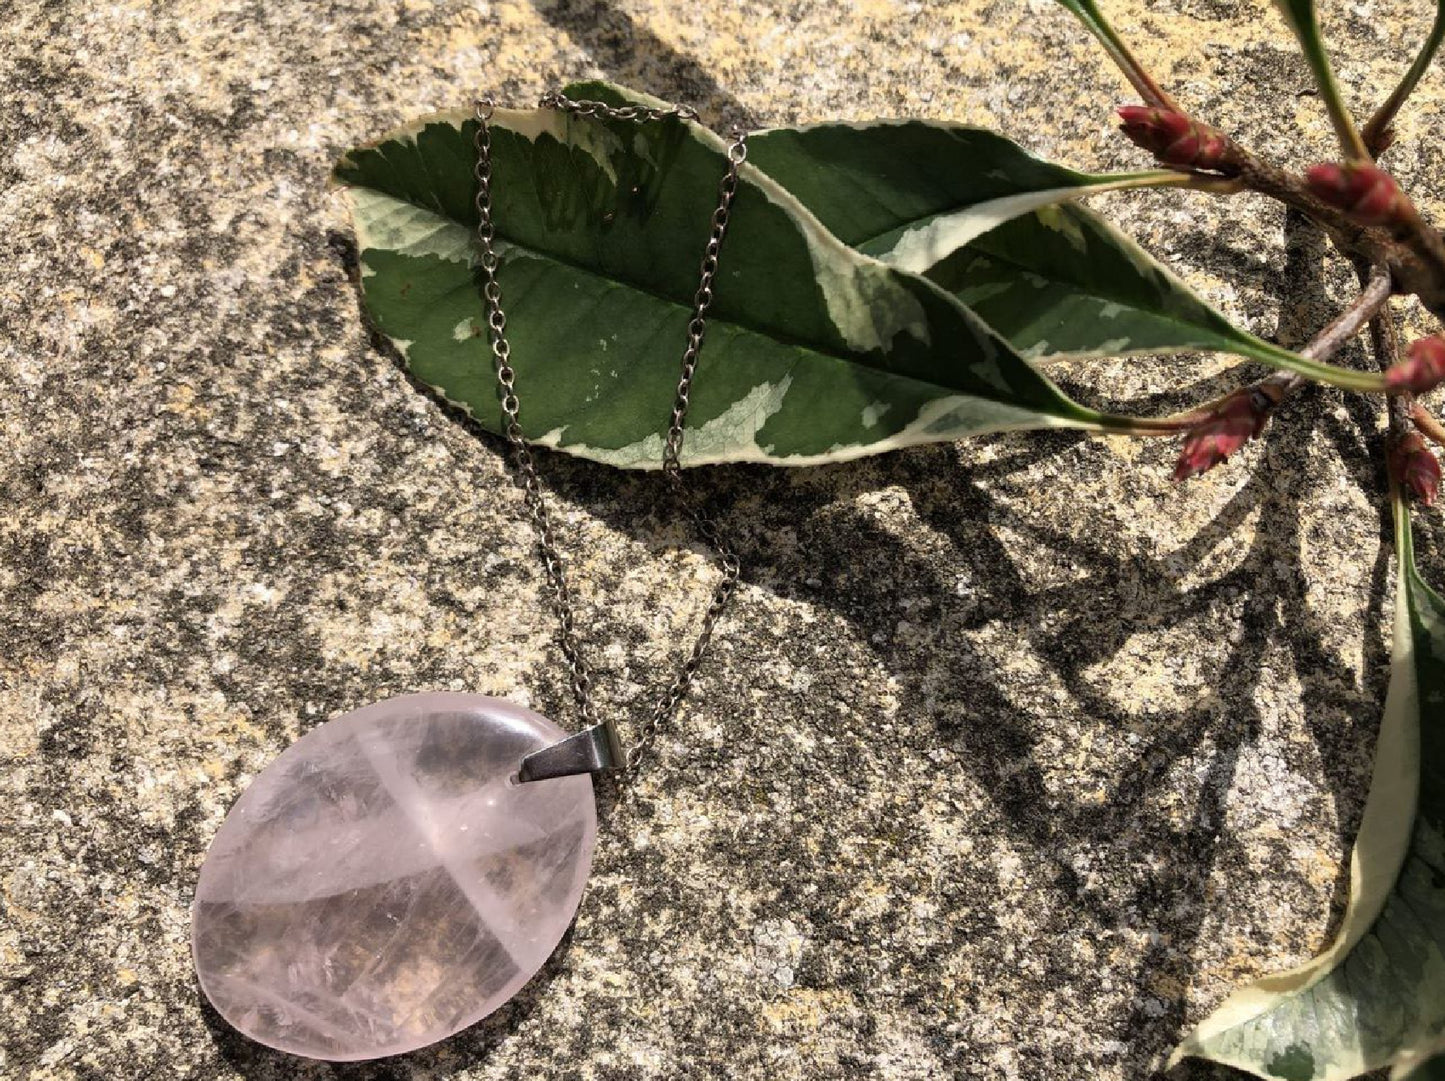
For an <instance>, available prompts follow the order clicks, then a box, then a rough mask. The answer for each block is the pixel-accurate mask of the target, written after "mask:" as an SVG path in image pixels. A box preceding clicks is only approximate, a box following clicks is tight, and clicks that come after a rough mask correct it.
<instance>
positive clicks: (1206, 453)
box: [1174, 388, 1274, 481]
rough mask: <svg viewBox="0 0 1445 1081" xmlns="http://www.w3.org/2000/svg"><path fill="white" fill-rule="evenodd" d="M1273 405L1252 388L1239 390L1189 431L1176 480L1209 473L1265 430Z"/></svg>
mask: <svg viewBox="0 0 1445 1081" xmlns="http://www.w3.org/2000/svg"><path fill="white" fill-rule="evenodd" d="M1273 406H1274V402H1273V401H1272V400H1271V399H1270V398H1269V397H1268V396H1266V395H1265V394H1263V393H1261V392H1260V391H1257V390H1254V389H1253V388H1245V389H1244V390H1237V391H1235V392H1234V393H1233V394H1231V395H1230V396H1229V397H1228V398H1226V399H1224V401H1223V402H1221V403H1220V404H1219V405H1218V406H1217V407H1216V408H1215V410H1214V411H1213V413H1211V414H1210V415H1209V417H1208V419H1206V420H1204V421H1201V422H1200V423H1199V424H1197V425H1195V426H1194V427H1193V428H1192V429H1190V431H1189V434H1188V435H1186V436H1185V437H1184V450H1183V451H1182V452H1181V453H1180V455H1179V461H1178V464H1176V465H1175V467H1174V479H1175V480H1176V481H1181V480H1186V479H1187V478H1189V477H1192V476H1195V475H1196V474H1198V473H1206V472H1208V471H1209V470H1211V469H1213V468H1214V467H1215V466H1217V465H1218V464H1219V463H1220V462H1222V461H1224V460H1225V459H1226V458H1228V457H1229V456H1230V455H1231V454H1233V453H1234V452H1235V451H1237V450H1238V449H1239V448H1240V447H1242V446H1244V444H1246V443H1248V442H1249V441H1250V440H1251V439H1253V438H1254V437H1255V436H1257V435H1258V434H1259V433H1260V432H1262V431H1264V426H1265V424H1266V423H1267V422H1268V421H1269V414H1270V410H1271V409H1272V408H1273Z"/></svg>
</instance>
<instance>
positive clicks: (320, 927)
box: [192, 93, 747, 1061]
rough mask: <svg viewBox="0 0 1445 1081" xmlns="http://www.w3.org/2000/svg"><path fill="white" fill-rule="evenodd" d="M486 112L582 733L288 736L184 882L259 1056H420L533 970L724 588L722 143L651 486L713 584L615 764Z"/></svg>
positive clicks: (490, 231) (360, 727)
mask: <svg viewBox="0 0 1445 1081" xmlns="http://www.w3.org/2000/svg"><path fill="white" fill-rule="evenodd" d="M540 106H541V107H542V108H550V109H556V110H559V111H562V112H565V113H569V114H571V115H574V116H578V117H595V118H599V119H602V120H614V121H626V122H631V123H658V122H663V121H667V120H674V121H696V120H697V114H696V112H695V111H694V110H692V109H690V108H687V107H685V106H674V107H670V108H665V109H658V108H649V107H646V106H640V105H627V106H610V105H607V104H605V103H602V102H596V101H573V100H570V99H568V98H566V97H564V96H563V95H561V94H557V93H552V94H548V95H546V96H545V97H543V98H542V100H541V103H540ZM492 116H493V105H492V102H491V100H490V99H484V100H482V101H480V102H478V103H477V107H476V114H475V123H476V136H475V146H476V152H477V156H476V165H475V176H476V182H477V194H476V211H477V229H476V246H477V250H478V253H479V254H478V257H477V263H476V265H477V266H479V267H480V269H481V279H482V299H483V300H484V301H485V303H486V308H487V326H488V329H489V332H490V335H489V337H490V341H491V352H492V361H493V366H494V368H495V371H496V377H497V386H498V390H499V392H500V395H501V407H502V414H503V419H504V429H503V430H504V434H505V435H506V438H507V442H508V444H509V447H510V450H511V456H512V461H513V467H514V476H515V480H516V482H517V484H518V486H519V487H520V488H521V489H522V494H523V502H524V504H525V507H526V512H527V516H528V518H529V519H530V520H531V522H532V526H533V528H534V530H535V532H536V537H537V546H538V549H539V551H540V552H541V555H542V562H543V565H544V567H545V570H546V574H547V581H548V585H549V590H550V600H551V606H552V608H553V610H554V611H555V613H556V615H557V621H558V628H559V629H558V635H557V640H558V646H559V647H560V650H561V653H562V656H563V659H564V661H565V662H566V665H567V669H568V673H569V676H570V682H571V687H572V692H573V696H574V698H575V699H576V701H577V705H578V708H579V711H580V713H581V716H582V719H583V721H584V722H585V727H584V728H583V729H582V730H581V731H580V732H577V733H576V734H574V735H570V736H569V735H567V734H566V733H565V732H563V730H562V729H561V728H559V727H558V726H557V725H555V724H554V723H553V722H552V721H550V720H548V719H547V718H545V717H542V716H541V715H539V714H537V713H533V712H532V711H531V710H528V709H523V708H522V707H521V706H518V705H515V704H513V703H511V702H507V701H505V700H503V699H499V698H491V697H487V696H485V695H476V694H414V695H405V696H402V697H399V698H390V699H386V700H384V701H381V702H377V703H374V704H373V705H370V706H366V707H365V708H363V709H358V710H355V711H353V712H351V713H347V714H344V715H342V716H340V717H338V718H336V719H335V720H332V721H328V722H327V723H325V724H323V725H321V726H319V727H317V728H316V729H314V730H312V731H311V732H308V733H307V734H306V735H305V736H303V737H302V738H301V739H299V740H297V741H296V742H295V743H294V744H292V745H291V747H289V748H288V749H287V750H286V751H285V752H283V753H282V754H281V756H280V757H279V758H277V759H276V761H274V762H273V763H271V765H269V766H268V767H266V769H264V770H263V771H262V772H261V773H260V775H258V776H257V777H256V779H255V780H254V781H253V782H252V783H251V785H250V787H248V788H247V789H246V791H245V792H243V793H242V794H241V797H240V799H238V800H237V801H236V803H235V805H234V806H233V807H232V808H231V811H230V813H229V814H228V815H227V816H226V820H225V821H224V822H223V823H222V824H221V828H220V830H219V831H218V832H217V834H216V837H215V840H214V841H213V842H212V844H211V847H210V851H209V852H208V853H207V855H206V859H205V862H204V863H203V864H202V866H201V873H200V878H199V881H198V883H197V886H196V900H195V906H194V909H193V915H192V952H193V954H194V957H195V962H196V970H197V974H198V976H199V978H200V984H201V988H202V990H203V991H204V992H205V994H206V997H207V998H208V999H210V1001H211V1003H212V1004H213V1005H214V1006H215V1007H216V1009H217V1010H218V1011H219V1012H220V1013H221V1015H222V1016H223V1017H224V1018H225V1019H226V1020H227V1021H229V1022H230V1023H231V1024H232V1025H234V1026H235V1027H236V1028H237V1029H239V1030H240V1031H241V1032H243V1033H245V1034H246V1035H247V1036H249V1037H251V1038H252V1039H254V1040H257V1041H259V1042H261V1043H263V1044H266V1045H268V1046H270V1047H274V1048H277V1049H279V1050H282V1051H288V1052H291V1053H293V1054H297V1055H304V1056H307V1057H310V1058H319V1059H329V1060H333V1061H354V1060H360V1059H371V1058H380V1057H382V1056H385V1055H395V1054H400V1053H402V1052H405V1051H412V1050H415V1049H417V1048H419V1047H424V1046H426V1045H427V1044H430V1043H434V1042H436V1041H437V1040H440V1039H444V1038H445V1037H447V1036H450V1035H452V1034H454V1033H456V1032H459V1031H461V1030H462V1029H464V1028H466V1027H468V1026H469V1025H472V1024H474V1023H475V1022H477V1021H478V1020H480V1019H481V1018H483V1017H485V1016H486V1015H487V1014H489V1013H491V1012H492V1011H493V1010H495V1009H496V1008H497V1007H499V1006H501V1005H502V1004H503V1003H504V1002H506V1001H507V1000H508V999H509V998H511V997H512V996H513V995H514V994H516V993H517V991H518V990H520V989H521V987H522V985H523V984H525V983H526V982H527V981H528V980H529V979H531V977H532V976H533V975H534V974H535V973H536V972H537V970H538V969H539V968H541V966H542V964H543V963H544V962H545V961H546V959H547V958H548V956H550V955H551V953H552V952H553V950H555V949H556V946H557V943H558V942H559V941H560V940H561V938H562V936H563V934H564V933H565V932H566V930H567V928H568V926H570V924H571V922H572V919H573V916H574V915H575V913H576V911H577V906H578V904H579V903H580V901H581V897H582V889H583V885H584V883H585V881H586V878H587V874H588V871H589V869H590V868H591V863H592V852H593V848H594V845H595V841H596V833H597V814H596V807H595V802H594V798H593V791H592V779H591V774H593V773H597V772H601V771H604V770H612V769H626V768H631V767H635V766H636V765H637V762H638V760H639V759H640V757H641V756H642V754H643V753H644V752H645V750H646V748H647V747H648V745H649V744H650V743H651V742H652V741H653V739H654V738H655V737H656V735H657V732H658V729H659V728H660V727H661V725H662V724H663V722H664V721H665V720H666V719H667V717H668V716H669V715H671V713H672V712H673V710H674V709H675V708H676V707H677V705H678V703H679V702H680V701H681V700H682V698H683V696H684V695H685V694H686V693H687V689H688V686H689V685H690V684H691V682H692V679H693V677H694V675H695V674H696V672H697V669H698V666H699V664H700V663H701V661H702V658H703V655H704V653H705V652H706V650H707V646H708V643H709V641H710V639H711V637H712V633H713V629H714V627H715V625H716V623H717V620H718V618H719V616H721V614H722V612H723V610H724V608H725V606H726V605H727V602H728V599H729V597H730V596H731V594H732V592H733V590H734V587H735V586H736V584H737V580H738V561H737V558H736V556H735V555H734V554H733V552H732V550H731V549H730V548H729V547H728V545H727V543H726V541H725V540H724V538H723V536H722V534H721V533H720V532H719V530H718V528H717V526H716V524H715V523H714V522H713V521H712V519H710V518H709V517H708V516H707V515H706V514H705V513H704V512H703V510H702V509H701V507H700V506H699V505H697V504H696V503H693V502H692V501H691V500H690V499H687V497H688V496H689V493H688V491H687V489H686V486H685V484H684V482H683V475H682V468H681V464H680V455H681V451H682V443H683V433H684V424H685V421H686V418H687V412H688V403H689V396H690V393H691V389H692V382H693V376H694V374H695V372H696V369H697V361H698V356H699V354H700V352H701V349H702V343H703V335H704V333H705V331H706V327H707V324H706V315H707V311H708V308H709V307H710V306H711V305H712V300H713V278H714V276H715V275H716V273H717V268H718V254H719V252H720V250H721V246H722V241H723V237H724V235H725V233H726V232H727V224H728V217H729V214H730V213H731V209H732V202H733V198H734V196H735V195H736V193H737V186H738V169H739V166H740V165H741V164H742V162H743V161H744V159H745V158H746V157H747V143H746V135H745V134H744V133H743V132H742V131H740V130H739V131H736V132H735V133H734V136H733V139H732V141H731V143H730V144H729V146H728V149H727V166H726V169H725V170H724V173H723V177H722V180H721V181H720V183H719V186H718V202H717V208H716V209H715V210H714V212H713V214H712V218H711V223H710V224H711V228H710V232H709V236H708V241H707V246H706V248H705V249H704V253H703V258H702V265H701V271H700V280H699V284H698V288H697V292H696V293H695V294H694V297H693V303H692V317H691V319H690V321H689V322H688V325H687V341H686V345H685V348H684V351H683V355H682V366H681V371H680V373H679V376H678V382H677V390H676V394H675V396H674V402H673V407H672V413H671V418H670V420H669V423H668V429H667V437H666V439H665V441H664V444H663V454H662V472H663V476H664V478H665V483H666V485H667V487H668V488H669V489H670V490H671V491H672V492H673V493H674V494H676V495H677V496H679V497H681V498H683V499H684V505H685V506H686V507H687V511H688V515H689V517H690V518H691V520H692V521H693V523H694V524H695V525H696V527H697V529H698V531H699V533H700V534H701V535H702V537H703V538H704V539H705V540H706V541H707V542H708V544H709V545H710V546H711V547H712V549H713V550H714V552H715V553H716V555H717V558H718V560H719V562H720V563H721V566H722V569H723V577H722V580H721V581H720V583H719V584H718V586H717V588H716V590H715V591H714V593H713V596H712V599H711V602H710V603H709V605H708V607H707V610H706V612H705V613H704V615H703V619H702V627H701V630H700V631H699V633H698V637H697V639H696V640H695V641H694V643H693V645H692V647H691V649H690V650H689V651H688V652H687V653H686V655H685V658H684V660H683V661H682V663H681V665H680V667H679V669H678V671H677V673H676V675H675V676H674V677H673V679H672V681H671V683H669V685H668V686H667V689H666V690H665V691H664V692H663V694H662V696H661V698H660V700H659V701H658V702H657V704H656V705H655V706H654V707H653V708H652V710H651V711H650V713H649V714H648V717H647V720H646V722H645V724H644V725H643V728H642V731H641V732H640V733H639V734H638V736H637V738H636V739H635V740H634V744H633V748H632V750H631V752H630V753H629V754H626V755H624V753H623V751H622V743H621V739H620V736H619V733H618V730H617V726H616V723H615V721H614V720H613V719H612V718H610V717H609V718H606V719H603V720H601V721H599V720H598V718H597V711H596V708H595V706H594V704H593V701H592V693H591V691H592V676H591V672H590V670H589V668H588V666H587V664H586V662H585V660H584V658H583V655H582V652H581V650H580V649H579V647H578V641H577V636H576V630H575V620H574V614H573V605H572V595H571V591H570V589H569V586H568V582H567V576H566V571H565V568H564V564H563V560H562V557H561V555H560V553H559V551H558V549H557V546H556V538H555V535H554V532H553V529H552V523H551V519H550V518H549V516H548V512H547V504H546V500H545V499H544V497H543V495H542V489H541V486H540V484H539V481H538V477H537V468H536V462H535V460H534V457H533V454H532V451H531V448H529V447H528V446H527V443H526V441H525V439H524V438H523V435H522V428H521V424H520V422H519V420H518V417H519V413H520V409H521V403H520V401H519V399H518V396H517V389H516V382H515V380H516V373H515V371H514V370H513V367H512V362H511V346H510V344H509V343H508V341H507V336H506V325H507V318H506V315H505V314H504V312H503V310H502V290H501V286H500V285H499V284H498V281H497V268H498V265H499V262H500V260H499V259H498V256H497V254H496V251H495V240H496V229H495V226H494V224H493V220H492V129H491V120H492Z"/></svg>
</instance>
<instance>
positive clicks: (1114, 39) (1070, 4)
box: [1059, 0, 1180, 113]
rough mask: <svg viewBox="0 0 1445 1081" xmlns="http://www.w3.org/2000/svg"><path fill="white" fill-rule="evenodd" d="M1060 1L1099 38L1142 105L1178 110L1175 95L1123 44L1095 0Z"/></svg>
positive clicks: (1122, 40) (1175, 111)
mask: <svg viewBox="0 0 1445 1081" xmlns="http://www.w3.org/2000/svg"><path fill="white" fill-rule="evenodd" d="M1059 2H1060V3H1062V4H1063V5H1064V7H1066V8H1068V9H1069V10H1070V11H1072V12H1073V13H1074V14H1075V15H1076V16H1077V17H1078V19H1079V21H1080V22H1081V23H1083V24H1084V26H1085V27H1086V28H1087V29H1088V31H1089V33H1091V34H1093V35H1094V37H1096V38H1098V39H1099V44H1101V45H1103V46H1104V51H1105V52H1106V53H1108V54H1109V59H1111V60H1113V61H1114V65H1115V66H1116V67H1117V68H1118V69H1119V70H1120V71H1121V72H1123V73H1124V78H1126V79H1128V80H1129V83H1130V85H1131V86H1133V87H1134V89H1135V90H1136V91H1138V92H1139V96H1140V97H1141V98H1143V99H1144V104H1145V105H1153V106H1156V107H1158V108H1160V109H1168V110H1169V111H1170V112H1172V113H1177V112H1179V111H1180V109H1179V106H1178V104H1176V103H1175V101H1174V99H1173V98H1171V97H1170V96H1169V94H1168V93H1167V92H1166V91H1165V90H1164V88H1163V87H1161V86H1160V85H1159V84H1158V83H1156V82H1155V81H1154V77H1153V76H1152V75H1150V74H1149V72H1148V70H1147V69H1146V68H1145V67H1144V65H1143V64H1141V63H1140V62H1139V60H1138V58H1137V57H1135V56H1134V54H1133V53H1132V52H1130V51H1129V46H1127V45H1125V44H1124V39H1123V38H1121V37H1120V36H1119V35H1118V33H1117V32H1116V31H1115V30H1114V28H1113V27H1112V26H1111V25H1109V20H1108V19H1106V18H1104V14H1103V12H1101V11H1100V10H1099V9H1098V7H1097V5H1095V3H1094V0H1059Z"/></svg>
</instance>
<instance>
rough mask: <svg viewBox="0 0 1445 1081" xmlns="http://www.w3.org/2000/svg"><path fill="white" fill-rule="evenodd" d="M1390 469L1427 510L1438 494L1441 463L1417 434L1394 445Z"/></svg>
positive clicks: (1411, 433)
mask: <svg viewBox="0 0 1445 1081" xmlns="http://www.w3.org/2000/svg"><path fill="white" fill-rule="evenodd" d="M1390 466H1391V468H1392V469H1393V470H1394V471H1395V478H1396V479H1397V480H1398V481H1399V482H1400V484H1401V485H1403V486H1404V487H1405V489H1406V490H1407V491H1409V492H1410V493H1411V494H1412V495H1413V496H1414V497H1415V498H1416V499H1418V500H1420V501H1421V502H1422V503H1424V504H1425V505H1426V506H1429V505H1430V504H1431V503H1434V502H1435V497H1436V495H1438V494H1439V491H1440V459H1438V458H1436V457H1435V452H1434V451H1432V450H1431V449H1430V448H1429V447H1428V446H1426V445H1425V440H1424V439H1422V438H1420V433H1419V432H1410V433H1409V434H1408V435H1406V436H1405V437H1404V438H1403V439H1401V440H1400V441H1399V442H1398V443H1396V444H1395V446H1394V449H1393V450H1392V451H1391V453H1390Z"/></svg>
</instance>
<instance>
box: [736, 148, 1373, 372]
mask: <svg viewBox="0 0 1445 1081" xmlns="http://www.w3.org/2000/svg"><path fill="white" fill-rule="evenodd" d="M751 154H752V160H754V161H755V162H756V163H757V164H759V165H760V166H761V167H762V168H763V169H765V170H766V171H767V172H768V174H769V175H770V176H772V177H773V178H774V179H775V180H777V181H778V182H779V183H780V184H782V185H783V186H785V187H786V188H788V190H789V191H791V192H792V193H793V194H795V195H797V196H798V197H799V198H800V199H801V200H802V201H803V202H804V203H805V204H806V205H807V207H808V209H809V210H811V211H812V212H813V213H814V214H816V215H817V216H818V218H819V220H821V221H822V222H823V224H824V225H826V226H827V227H828V228H829V229H830V230H832V231H833V232H834V233H836V234H837V235H838V236H839V237H840V238H841V239H842V240H843V241H844V242H846V243H848V244H851V245H854V246H855V247H858V248H860V249H861V250H863V251H866V252H868V253H869V254H871V255H876V256H878V257H879V258H880V259H883V260H885V261H887V262H890V263H893V264H894V265H897V266H901V267H904V268H905V269H908V270H915V271H919V272H922V273H924V274H926V275H927V276H928V277H930V278H932V279H933V280H935V281H937V282H938V283H939V284H941V285H943V286H944V288H946V289H948V290H949V291H951V292H953V293H954V294H955V295H957V296H958V297H959V298H960V299H962V300H963V301H964V302H965V303H967V304H968V305H969V306H970V307H971V308H973V310H974V311H975V312H977V313H978V315H979V316H980V317H982V318H983V320H984V321H985V322H987V323H988V324H989V325H990V326H992V327H993V328H994V329H995V330H997V331H998V332H999V333H1001V334H1002V335H1004V336H1005V337H1006V338H1008V339H1009V341H1010V342H1011V343H1012V344H1013V346H1014V347H1015V348H1016V349H1018V350H1020V351H1021V352H1023V353H1024V354H1025V355H1026V356H1033V357H1037V356H1053V357H1062V356H1093V355H1102V354H1111V355H1112V354H1120V353H1140V352H1151V353H1157V352H1182V351H1188V350H1220V351H1224V352H1231V353H1236V354H1239V355H1241V356H1246V357H1250V358H1253V359H1256V360H1261V361H1264V362H1265V363H1268V364H1271V365H1277V366H1279V367H1284V368H1290V369H1293V370H1296V371H1300V372H1303V373H1304V374H1307V375H1310V376H1312V377H1314V378H1317V379H1321V380H1323V381H1326V382H1331V383H1336V384H1339V385H1346V386H1353V387H1356V388H1357V389H1378V380H1377V379H1376V378H1375V377H1374V376H1373V375H1367V374H1366V373H1351V372H1348V371H1343V370H1341V369H1339V368H1334V367H1331V366H1328V365H1323V364H1318V363H1315V362H1313V361H1309V360H1306V359H1305V358H1303V357H1300V356H1299V355H1298V354H1296V353H1292V352H1290V351H1289V350H1286V349H1283V348H1281V347H1280V346H1277V345H1275V344H1273V343H1271V342H1267V341H1264V340H1263V339H1261V338H1259V337H1256V336H1255V335H1253V334H1250V333H1249V332H1247V331H1245V330H1243V329H1241V328H1239V327H1236V326H1234V325H1233V324H1232V323H1230V322H1229V320H1228V319H1226V318H1225V317H1224V316H1223V315H1221V314H1220V313H1219V312H1218V311H1216V310H1215V309H1214V308H1212V307H1210V305H1209V304H1207V303H1206V302H1205V301H1204V300H1203V299H1201V298H1200V297H1199V296H1198V295H1197V294H1195V293H1194V292H1193V291H1192V290H1191V289H1190V288H1189V287H1188V286H1187V285H1185V284H1184V282H1182V281H1181V280H1180V279H1179V278H1178V277H1177V276H1176V275H1175V274H1173V273H1172V272H1171V271H1169V270H1168V269H1167V268H1166V267H1165V266H1163V265H1162V264H1161V263H1159V262H1158V261H1157V260H1155V259H1154V258H1153V257H1152V256H1150V255H1149V254H1148V253H1147V252H1145V251H1144V250H1143V249H1142V248H1140V247H1139V246H1138V245H1137V244H1135V243H1134V242H1133V241H1132V240H1130V239H1128V238H1127V237H1125V236H1124V235H1123V234H1121V233H1120V232H1119V231H1118V230H1116V229H1114V228H1113V227H1112V226H1110V225H1109V224H1108V223H1107V222H1105V221H1104V220H1103V219H1102V218H1101V217H1099V216H1098V215H1097V214H1094V213H1092V212H1091V211H1088V210H1086V209H1084V208H1082V207H1079V206H1074V205H1070V204H1069V203H1068V202H1067V200H1071V199H1076V198H1079V197H1080V196H1083V195H1087V194H1090V193H1093V192H1098V191H1104V190H1109V189H1111V188H1123V187H1135V186H1140V185H1141V184H1154V185H1157V184H1160V183H1163V182H1166V181H1169V180H1173V181H1178V180H1179V179H1180V176H1179V174H1177V173H1170V172H1165V173H1135V174H1120V175H1114V176H1107V175H1104V176H1100V175H1091V174H1081V173H1074V172H1072V171H1071V170H1067V169H1062V168H1061V167H1059V166H1056V165H1051V164H1049V163H1047V162H1043V161H1040V160H1039V159H1037V158H1035V157H1033V156H1032V155H1030V154H1028V153H1026V152H1025V151H1024V150H1022V149H1021V148H1020V147H1018V146H1017V145H1016V144H1014V143H1012V142H1010V141H1009V140H1007V139H1004V138H1002V137H1001V136H998V135H994V134H992V133H990V132H983V131H980V130H979V129H977V128H969V127H964V126H962V125H957V124H946V123H940V122H933V121H928V122H925V121H900V122H892V121H880V122H873V123H868V124H819V125H815V126H811V127H806V128H798V129H778V130H774V131H765V132H761V133H759V134H758V135H756V136H754V137H753V140H752V150H751Z"/></svg>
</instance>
